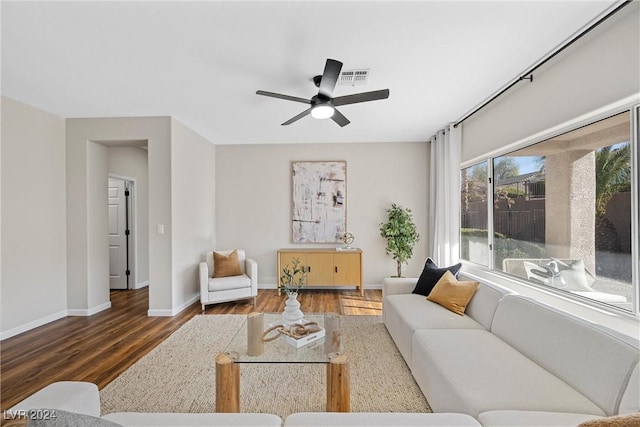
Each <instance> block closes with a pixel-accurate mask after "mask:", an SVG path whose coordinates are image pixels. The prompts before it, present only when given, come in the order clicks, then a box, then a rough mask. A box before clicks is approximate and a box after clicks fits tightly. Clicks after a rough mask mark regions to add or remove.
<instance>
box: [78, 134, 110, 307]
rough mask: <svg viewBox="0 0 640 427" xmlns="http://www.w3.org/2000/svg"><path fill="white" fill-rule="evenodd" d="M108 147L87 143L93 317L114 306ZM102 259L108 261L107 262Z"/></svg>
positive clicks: (89, 293)
mask: <svg viewBox="0 0 640 427" xmlns="http://www.w3.org/2000/svg"><path fill="white" fill-rule="evenodd" d="M107 159H108V158H107V147H105V146H104V145H101V144H98V143H97V142H93V141H88V142H87V172H88V173H87V200H86V201H85V204H86V207H87V230H88V233H87V260H88V262H89V268H88V270H87V273H88V276H87V277H88V282H87V283H88V284H89V286H88V287H87V308H88V312H84V310H83V309H84V307H82V308H81V310H80V311H79V312H77V313H73V314H80V315H90V314H93V313H94V312H97V311H101V310H104V309H107V308H109V307H111V303H110V301H109V219H108V213H107V212H108V211H107V209H108V200H109V195H108V194H109V192H108V169H107ZM103 260H106V262H104V261H103Z"/></svg>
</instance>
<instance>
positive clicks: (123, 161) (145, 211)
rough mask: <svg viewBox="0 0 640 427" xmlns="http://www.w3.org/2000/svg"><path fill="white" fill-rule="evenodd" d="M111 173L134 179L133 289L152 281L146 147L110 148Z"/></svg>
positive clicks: (109, 164) (109, 167)
mask: <svg viewBox="0 0 640 427" xmlns="http://www.w3.org/2000/svg"><path fill="white" fill-rule="evenodd" d="M108 169H109V174H113V175H114V176H117V177H120V178H127V179H131V180H133V181H134V182H135V184H134V185H135V186H134V188H133V192H134V195H133V200H134V209H133V211H134V218H133V221H134V223H133V224H132V226H131V229H132V231H133V234H134V235H135V237H136V246H135V253H136V264H135V280H136V283H135V284H134V288H135V289H138V288H140V287H142V286H144V285H147V284H148V282H149V166H148V159H147V150H145V149H143V148H141V147H111V146H110V147H109V150H108Z"/></svg>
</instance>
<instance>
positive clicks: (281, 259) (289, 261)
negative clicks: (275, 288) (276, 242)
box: [277, 252, 308, 283]
mask: <svg viewBox="0 0 640 427" xmlns="http://www.w3.org/2000/svg"><path fill="white" fill-rule="evenodd" d="M296 258H297V259H299V260H300V267H302V266H307V265H308V264H307V254H306V253H305V252H278V277H277V280H278V283H280V277H281V276H282V270H283V269H284V268H285V267H289V269H293V260H294V259H296Z"/></svg>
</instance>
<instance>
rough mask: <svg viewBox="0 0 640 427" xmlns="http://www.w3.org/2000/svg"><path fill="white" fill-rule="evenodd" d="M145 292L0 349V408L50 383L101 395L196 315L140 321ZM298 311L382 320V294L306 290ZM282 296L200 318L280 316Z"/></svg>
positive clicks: (124, 294)
mask: <svg viewBox="0 0 640 427" xmlns="http://www.w3.org/2000/svg"><path fill="white" fill-rule="evenodd" d="M148 295H149V293H148V290H147V288H144V289H141V290H133V291H112V292H111V304H112V307H111V308H110V309H109V310H105V311H102V312H100V313H98V314H95V315H93V316H91V317H66V318H63V319H60V320H57V321H55V322H52V323H49V324H47V325H44V326H41V327H39V328H36V329H33V330H31V331H28V332H25V333H23V334H20V335H17V336H15V337H12V338H9V339H6V340H4V341H2V343H0V387H1V388H0V397H1V403H0V404H1V409H2V410H3V411H4V410H6V409H9V408H10V407H12V406H13V405H15V404H16V403H18V402H20V401H21V400H23V399H24V398H26V397H27V396H29V395H31V394H33V393H34V392H36V391H38V390H39V389H41V388H42V387H44V386H46V385H47V384H50V383H52V382H55V381H64V380H66V381H89V382H93V383H95V384H97V385H98V388H100V389H102V388H103V387H104V386H105V385H107V384H108V383H109V382H111V381H112V380H113V379H115V378H116V377H117V376H118V375H120V374H121V373H122V372H124V371H125V370H126V369H127V368H129V367H130V366H131V365H132V364H134V363H135V362H136V361H137V360H139V359H140V358H141V357H142V356H144V355H145V354H146V353H148V352H149V351H150V350H151V349H153V348H154V347H155V346H157V345H158V344H159V343H161V342H162V341H163V340H164V339H165V338H167V337H168V336H169V335H171V334H172V333H173V332H174V331H175V330H177V329H178V328H179V327H180V326H182V325H183V324H184V323H185V322H187V321H188V320H189V319H191V318H192V317H193V316H195V315H197V314H201V309H200V304H199V302H198V303H195V304H193V305H192V306H191V307H189V308H188V309H186V310H184V311H183V312H181V313H180V314H178V315H177V316H174V317H147V310H148V307H149V304H148ZM298 300H299V301H300V305H301V307H300V308H301V309H302V311H304V312H309V313H311V312H335V313H340V314H348V315H361V314H381V313H382V303H381V301H382V292H381V291H380V290H367V291H365V294H364V297H361V296H360V293H359V292H356V291H349V290H311V289H306V290H304V291H303V292H301V293H300V296H299V297H298ZM284 302H285V297H284V296H278V295H277V292H276V291H275V290H260V291H259V292H258V298H257V303H256V307H255V308H254V306H253V304H252V303H251V302H249V301H240V302H229V303H222V304H215V305H210V306H208V307H207V310H206V312H205V313H206V314H248V313H250V312H252V311H254V310H255V311H261V312H280V311H282V310H283V309H284Z"/></svg>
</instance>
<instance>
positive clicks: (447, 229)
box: [429, 124, 462, 267]
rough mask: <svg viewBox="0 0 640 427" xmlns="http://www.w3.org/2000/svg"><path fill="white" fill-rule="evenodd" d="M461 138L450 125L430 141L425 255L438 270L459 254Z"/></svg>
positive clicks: (455, 260)
mask: <svg viewBox="0 0 640 427" xmlns="http://www.w3.org/2000/svg"><path fill="white" fill-rule="evenodd" d="M461 139H462V129H461V127H460V126H458V127H457V128H454V127H453V125H452V124H451V125H449V127H448V128H447V129H444V130H441V131H438V133H437V134H436V135H434V136H433V137H432V138H431V169H430V172H431V173H430V185H429V236H430V247H429V251H430V252H429V256H431V258H433V260H434V261H435V262H436V263H437V264H438V265H439V266H442V267H444V266H449V265H452V264H455V263H457V262H458V259H459V255H460V252H459V247H460V145H461Z"/></svg>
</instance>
